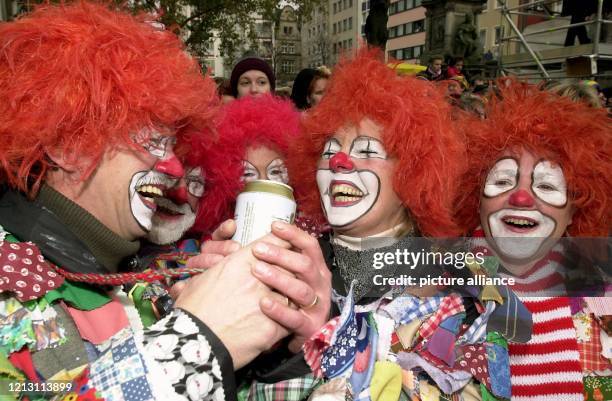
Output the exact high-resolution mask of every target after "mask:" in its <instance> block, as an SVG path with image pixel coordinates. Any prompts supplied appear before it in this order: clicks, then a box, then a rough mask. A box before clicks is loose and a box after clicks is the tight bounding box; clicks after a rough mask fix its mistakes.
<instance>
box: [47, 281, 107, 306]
mask: <svg viewBox="0 0 612 401" xmlns="http://www.w3.org/2000/svg"><path fill="white" fill-rule="evenodd" d="M45 300H46V301H47V302H49V303H50V304H52V303H54V302H56V301H58V300H63V301H64V302H65V303H67V304H68V305H70V306H72V307H74V308H77V309H81V310H93V309H97V308H100V307H101V306H102V305H106V304H107V303H109V302H110V301H111V297H110V296H109V295H108V294H107V293H105V292H104V291H102V290H99V289H98V288H96V287H93V286H91V285H89V284H85V283H73V282H70V281H64V283H63V284H62V285H61V287H59V288H57V289H55V290H52V291H49V292H48V293H47V294H45Z"/></svg>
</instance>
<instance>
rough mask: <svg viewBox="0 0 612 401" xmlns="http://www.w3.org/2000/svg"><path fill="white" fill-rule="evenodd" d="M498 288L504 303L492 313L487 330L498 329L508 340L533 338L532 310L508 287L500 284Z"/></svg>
mask: <svg viewBox="0 0 612 401" xmlns="http://www.w3.org/2000/svg"><path fill="white" fill-rule="evenodd" d="M498 289H499V291H500V294H501V295H502V297H503V298H504V303H503V305H498V306H497V307H496V308H495V310H494V311H493V312H492V313H491V315H490V317H489V321H488V323H487V331H497V332H498V333H500V334H501V335H503V336H504V338H506V339H507V340H508V341H513V342H516V343H526V342H527V341H529V340H530V339H531V332H532V328H533V320H532V317H531V312H529V310H528V309H527V308H526V307H525V305H523V303H522V302H521V301H520V300H519V299H518V297H517V296H516V294H514V292H512V291H511V290H510V289H509V288H508V287H506V286H500V287H499V288H498ZM489 302H492V301H489Z"/></svg>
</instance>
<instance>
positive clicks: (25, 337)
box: [0, 298, 36, 356]
mask: <svg viewBox="0 0 612 401" xmlns="http://www.w3.org/2000/svg"><path fill="white" fill-rule="evenodd" d="M3 312H4V313H3ZM5 313H7V314H5ZM34 344H36V337H35V335H34V330H32V318H31V316H30V312H29V311H28V310H27V309H26V308H24V307H23V306H22V305H21V304H19V303H18V302H16V301H15V300H14V299H11V298H9V300H8V301H7V300H3V301H0V354H2V355H4V356H8V355H10V354H11V353H12V352H15V351H19V350H20V349H21V348H23V347H24V346H31V345H34Z"/></svg>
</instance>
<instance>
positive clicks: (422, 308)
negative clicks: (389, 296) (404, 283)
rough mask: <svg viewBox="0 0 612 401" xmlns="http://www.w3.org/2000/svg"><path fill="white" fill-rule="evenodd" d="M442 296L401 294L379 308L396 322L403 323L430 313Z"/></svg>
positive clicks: (436, 306) (435, 308) (438, 303)
mask: <svg viewBox="0 0 612 401" xmlns="http://www.w3.org/2000/svg"><path fill="white" fill-rule="evenodd" d="M442 300H443V297H440V296H433V297H426V298H419V297H413V296H406V295H402V296H399V297H397V298H395V299H394V300H393V301H391V302H389V303H388V304H387V305H385V306H383V307H381V308H380V311H381V312H383V313H385V314H386V315H387V316H389V317H390V318H391V319H393V320H395V322H396V323H398V324H405V323H409V322H411V321H413V320H414V319H418V318H420V317H423V316H426V315H431V314H432V313H434V312H435V311H436V310H437V309H438V308H439V307H440V304H441V303H442Z"/></svg>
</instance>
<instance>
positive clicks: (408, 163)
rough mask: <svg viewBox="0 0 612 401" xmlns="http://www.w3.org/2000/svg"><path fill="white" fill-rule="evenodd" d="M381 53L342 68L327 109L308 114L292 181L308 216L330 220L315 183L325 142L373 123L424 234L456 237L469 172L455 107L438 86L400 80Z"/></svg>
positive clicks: (363, 53) (291, 161)
mask: <svg viewBox="0 0 612 401" xmlns="http://www.w3.org/2000/svg"><path fill="white" fill-rule="evenodd" d="M380 58H381V57H380V52H379V51H378V50H371V49H369V50H368V49H363V50H360V51H359V52H358V53H357V54H356V55H355V57H354V58H353V59H344V60H343V61H341V63H340V64H339V65H338V66H337V67H336V68H335V70H334V73H333V74H332V77H331V81H330V84H329V86H328V90H327V92H326V94H325V96H324V97H323V99H322V101H321V103H320V104H319V105H317V107H315V108H313V109H312V110H310V111H308V113H306V116H305V118H304V120H303V126H302V131H303V134H302V136H301V137H300V138H299V139H298V140H297V141H296V142H295V146H292V148H291V155H290V157H289V158H288V168H289V177H290V180H291V182H292V184H293V186H294V188H295V189H296V195H297V199H298V205H300V207H301V208H302V209H303V211H304V213H305V214H306V215H308V216H310V217H312V218H315V219H323V213H322V210H321V205H320V198H319V190H318V188H317V183H316V170H317V162H318V160H319V159H320V157H321V152H322V151H323V146H324V144H325V142H326V141H327V140H328V139H329V138H330V137H331V136H332V135H333V133H334V132H336V131H337V130H338V129H339V128H341V127H343V126H346V125H349V124H358V123H359V122H360V121H361V120H362V119H364V118H366V117H368V118H370V119H371V120H372V121H374V122H376V123H377V124H378V125H380V126H382V127H383V133H382V137H383V142H384V145H385V148H386V150H387V152H388V154H389V156H390V157H393V158H395V159H396V160H397V167H396V169H395V172H394V180H393V187H394V190H395V192H396V193H397V194H398V196H399V198H400V199H401V200H402V202H403V204H404V206H405V207H406V208H407V209H408V210H409V212H410V215H411V216H412V218H413V220H414V222H415V223H416V225H417V226H418V229H419V231H420V232H421V233H422V234H424V235H429V236H450V235H454V234H455V233H457V231H458V227H457V225H456V224H455V223H454V222H453V219H452V212H453V210H454V208H453V204H452V202H453V199H454V197H455V196H456V195H455V194H456V191H457V189H458V185H459V178H460V176H461V174H462V172H463V170H464V163H465V162H464V160H465V158H464V148H463V144H462V142H461V141H460V140H459V138H458V137H457V135H456V134H455V130H454V127H453V124H452V122H451V119H450V106H449V105H448V104H447V102H446V101H445V99H444V97H443V96H442V95H441V94H440V92H439V91H438V90H437V89H436V88H434V87H433V86H432V84H431V83H429V82H427V81H423V80H420V79H417V78H415V77H402V76H398V75H397V74H396V73H395V72H394V71H393V70H392V69H391V68H388V67H387V66H385V65H384V64H383V63H382V62H381V61H379V60H380Z"/></svg>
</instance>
